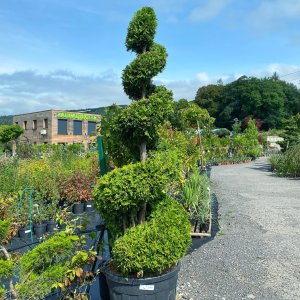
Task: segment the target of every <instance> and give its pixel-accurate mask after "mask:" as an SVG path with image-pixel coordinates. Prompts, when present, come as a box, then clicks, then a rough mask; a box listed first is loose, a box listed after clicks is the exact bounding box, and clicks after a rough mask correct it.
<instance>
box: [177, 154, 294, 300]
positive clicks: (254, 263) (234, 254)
mask: <svg viewBox="0 0 300 300" xmlns="http://www.w3.org/2000/svg"><path fill="white" fill-rule="evenodd" d="M211 181H212V190H213V193H214V197H215V203H216V204H217V205H218V213H216V215H218V218H219V220H218V221H219V228H216V225H215V226H214V227H215V228H214V236H213V237H212V238H209V239H202V240H200V239H194V240H193V246H192V249H191V251H190V253H189V254H188V255H187V256H186V257H185V258H184V259H183V261H182V268H181V271H180V274H179V281H178V298H179V299H190V300H191V299H193V300H198V299H199V300H200V299H205V300H208V299H221V300H239V299H266V300H273V299H276V300H285V299H293V300H294V299H295V300H299V299H300V214H299V213H300V180H292V179H286V178H279V177H276V176H274V175H272V173H271V172H270V166H269V164H268V162H267V159H266V158H261V159H259V160H257V161H255V162H253V163H249V164H241V165H230V166H219V167H213V170H212V177H211ZM217 231H218V232H217Z"/></svg>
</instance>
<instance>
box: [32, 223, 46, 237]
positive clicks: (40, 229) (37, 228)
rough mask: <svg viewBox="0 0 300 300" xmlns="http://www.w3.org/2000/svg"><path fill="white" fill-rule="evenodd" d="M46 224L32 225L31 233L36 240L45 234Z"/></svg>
mask: <svg viewBox="0 0 300 300" xmlns="http://www.w3.org/2000/svg"><path fill="white" fill-rule="evenodd" d="M46 226H47V224H34V225H33V232H34V233H35V235H36V237H37V238H41V237H42V236H43V234H45V232H46Z"/></svg>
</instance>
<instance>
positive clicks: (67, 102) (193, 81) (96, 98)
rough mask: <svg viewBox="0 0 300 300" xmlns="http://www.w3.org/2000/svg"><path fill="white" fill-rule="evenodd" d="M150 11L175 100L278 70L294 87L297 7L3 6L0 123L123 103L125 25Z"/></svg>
mask: <svg viewBox="0 0 300 300" xmlns="http://www.w3.org/2000/svg"><path fill="white" fill-rule="evenodd" d="M142 6H152V7H154V9H155V11H156V14H157V18H158V20H159V25H158V30H157V35H156V42H158V43H161V44H163V45H164V46H165V47H166V48H167V51H168V54H169V56H168V61H167V66H166V69H165V71H164V72H163V73H161V74H159V75H158V76H157V77H156V78H155V81H156V83H158V84H164V85H166V86H167V87H168V88H170V89H172V90H173V93H174V98H175V99H180V98H187V99H193V98H194V96H195V93H196V91H197V89H198V88H199V87H201V86H203V85H207V84H210V83H216V81H217V80H218V79H219V78H222V79H223V81H224V82H225V83H227V82H230V81H232V80H235V79H237V78H238V77H240V76H242V75H247V76H258V77H263V76H269V75H271V74H272V73H273V72H274V71H277V72H278V73H279V75H280V76H283V75H286V74H289V73H294V72H297V71H299V72H298V73H295V74H291V75H288V76H284V77H282V79H285V80H287V81H290V82H292V83H294V84H297V85H298V87H299V86H300V56H299V53H300V17H299V16H300V1H299V0H260V1H259V0H251V1H248V0H148V1H146V0H110V1H100V0H85V1H83V0H9V1H8V0H7V1H4V0H3V1H0V45H1V46H0V115H3V114H17V113H24V112H30V111H37V110H44V109H51V108H56V109H77V108H78V109H79V108H86V107H99V106H108V105H110V104H112V103H117V104H126V103H129V102H130V101H129V100H128V98H127V96H126V95H125V94H124V92H123V89H122V85H121V80H120V75H121V72H122V70H123V69H124V67H125V66H126V64H129V63H130V62H131V61H132V60H133V58H134V56H135V55H134V54H133V53H128V52H126V49H125V46H124V41H125V37H126V32H127V26H128V23H129V21H130V20H131V18H132V16H133V14H134V12H135V11H136V10H137V9H139V8H140V7H142Z"/></svg>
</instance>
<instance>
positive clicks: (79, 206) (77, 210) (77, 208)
mask: <svg viewBox="0 0 300 300" xmlns="http://www.w3.org/2000/svg"><path fill="white" fill-rule="evenodd" d="M83 212H84V203H83V202H81V203H75V204H74V205H73V213H74V214H75V215H79V214H82V213H83Z"/></svg>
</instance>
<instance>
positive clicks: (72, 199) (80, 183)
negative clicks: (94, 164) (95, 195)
mask: <svg viewBox="0 0 300 300" xmlns="http://www.w3.org/2000/svg"><path fill="white" fill-rule="evenodd" d="M90 185H91V179H90V178H89V177H88V176H87V175H85V174H83V173H82V172H80V171H77V172H76V173H74V174H72V175H70V177H69V178H67V179H65V180H63V181H62V182H61V184H60V194H61V198H63V199H65V200H66V201H67V202H68V203H70V204H71V205H72V209H73V212H74V214H81V213H83V212H84V203H85V202H89V201H91V199H92V190H91V187H90Z"/></svg>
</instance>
